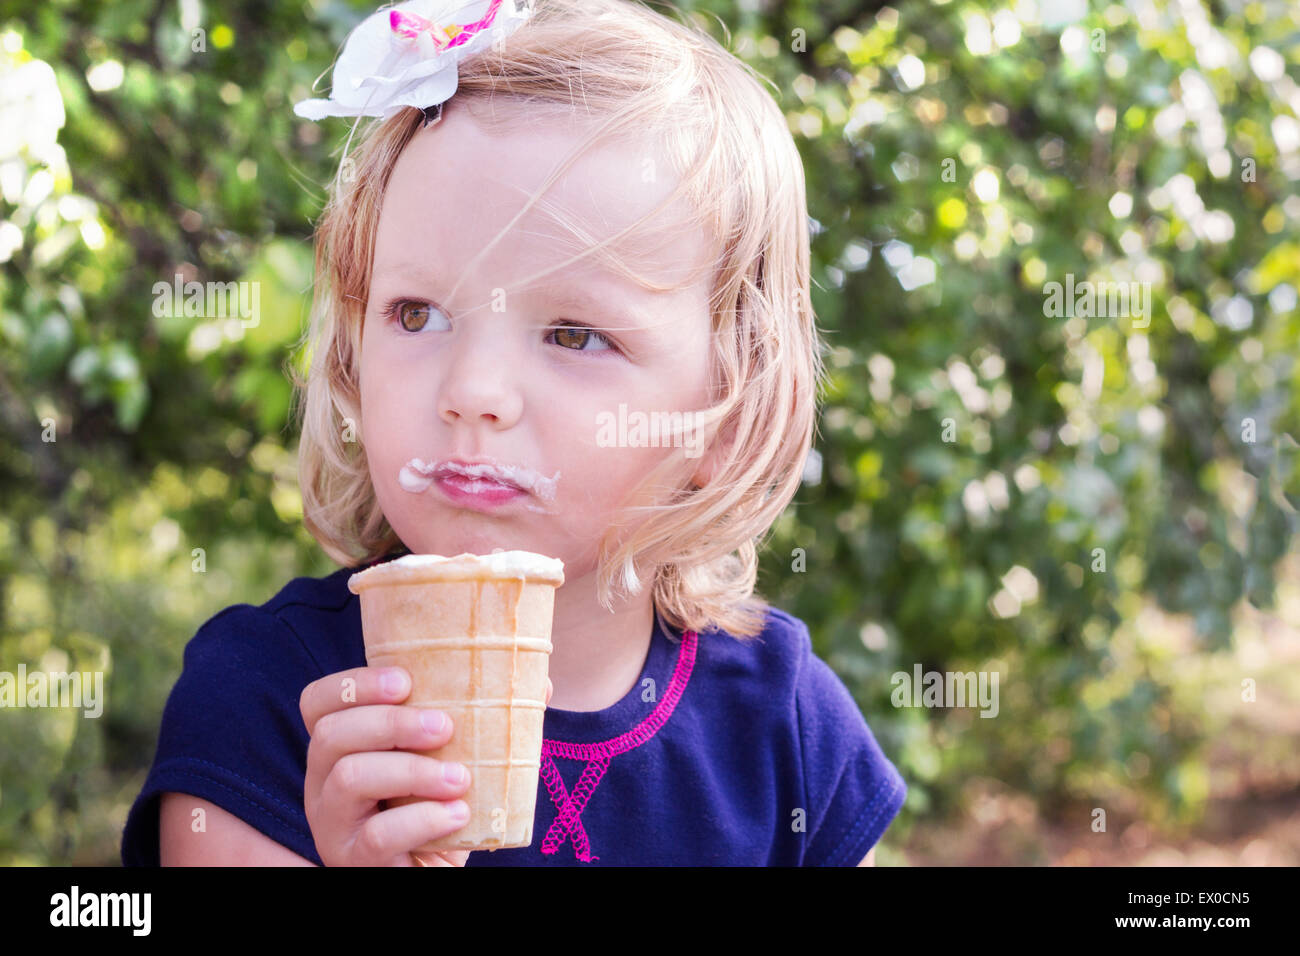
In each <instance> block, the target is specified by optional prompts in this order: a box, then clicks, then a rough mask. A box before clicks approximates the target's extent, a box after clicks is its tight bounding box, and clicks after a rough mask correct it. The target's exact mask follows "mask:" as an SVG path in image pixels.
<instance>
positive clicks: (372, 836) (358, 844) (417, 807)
mask: <svg viewBox="0 0 1300 956" xmlns="http://www.w3.org/2000/svg"><path fill="white" fill-rule="evenodd" d="M457 811H460V814H459V815H457ZM468 822H469V805H468V804H467V803H465V801H464V800H454V801H451V802H449V803H442V802H440V801H438V800H421V801H420V802H419V803H408V804H406V805H405V806H401V807H390V808H389V809H387V810H381V811H380V812H379V813H376V814H375V815H374V816H372V817H371V818H370V819H369V820H367V821H366V822H365V824H364V825H363V826H362V827H361V829H360V830H359V831H357V837H356V840H355V841H354V843H353V850H354V853H355V855H356V857H357V862H358V863H359V864H360V865H363V866H365V865H371V864H372V863H373V862H374V861H384V862H385V863H391V864H393V865H396V866H417V865H418V864H417V863H416V862H415V861H414V860H413V859H411V851H412V850H414V849H416V848H417V847H419V846H422V845H424V844H425V843H428V842H429V841H430V840H436V839H438V838H439V837H443V836H446V835H447V834H448V833H455V832H456V831H457V830H459V829H460V828H461V827H463V826H464V825H465V824H466V823H468ZM424 861H425V863H427V864H429V865H430V866H439V865H443V866H445V865H447V862H446V861H445V860H440V859H439V858H438V857H437V856H436V855H435V854H429V855H426V856H425V857H424Z"/></svg>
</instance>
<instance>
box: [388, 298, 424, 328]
mask: <svg viewBox="0 0 1300 956" xmlns="http://www.w3.org/2000/svg"><path fill="white" fill-rule="evenodd" d="M429 311H430V306H428V305H425V304H423V303H420V302H400V303H398V305H397V309H396V312H397V322H398V324H399V325H401V327H402V328H404V329H406V331H408V332H419V331H420V330H421V329H423V328H424V326H425V324H426V323H427V322H428V321H429Z"/></svg>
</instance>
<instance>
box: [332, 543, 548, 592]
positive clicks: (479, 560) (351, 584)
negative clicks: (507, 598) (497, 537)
mask: <svg viewBox="0 0 1300 956" xmlns="http://www.w3.org/2000/svg"><path fill="white" fill-rule="evenodd" d="M439 565H449V566H451V567H448V569H447V570H448V571H451V570H452V567H454V566H456V565H460V566H462V568H461V569H462V570H464V571H466V572H471V573H473V572H479V571H481V570H487V571H488V572H489V573H490V574H492V575H493V576H495V577H503V578H520V579H523V580H534V581H536V580H550V581H555V580H556V579H558V580H559V581H561V582H562V581H563V580H564V562H563V561H561V560H560V559H559V558H549V557H547V556H546V555H544V554H537V553H535V552H533V551H494V552H493V553H492V554H477V555H476V554H470V553H468V552H466V553H464V554H458V555H454V556H452V557H447V556H445V555H441V554H407V555H403V556H402V557H400V558H397V559H395V560H393V561H386V562H384V563H383V564H379V565H376V566H375V567H373V568H369V569H367V570H365V571H360V572H358V573H356V574H354V575H352V577H351V578H349V580H348V588H349V590H351V591H352V593H353V594H358V593H360V591H359V587H360V586H364V585H365V584H366V582H367V581H369V580H376V579H390V578H392V576H393V575H394V574H396V575H398V576H399V578H400V576H401V574H402V572H403V571H406V570H411V571H414V570H418V569H421V568H429V567H436V566H439ZM453 576H454V577H455V576H459V575H453Z"/></svg>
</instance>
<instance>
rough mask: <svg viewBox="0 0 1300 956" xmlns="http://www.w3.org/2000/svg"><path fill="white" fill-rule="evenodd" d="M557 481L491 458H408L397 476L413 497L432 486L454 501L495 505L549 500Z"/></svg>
mask: <svg viewBox="0 0 1300 956" xmlns="http://www.w3.org/2000/svg"><path fill="white" fill-rule="evenodd" d="M559 479H560V473H559V472H558V471H557V472H556V473H555V474H554V476H552V477H550V478H547V477H546V476H545V475H541V474H538V473H537V472H536V471H534V470H533V469H531V468H527V467H524V466H522V465H508V464H503V463H501V462H498V461H495V460H492V459H479V460H476V461H469V460H466V459H462V458H451V459H447V460H445V461H441V462H425V461H423V460H422V459H419V458H412V459H411V460H410V461H408V462H407V463H406V464H405V465H404V466H403V467H402V470H401V472H400V473H399V474H398V476H397V480H398V484H400V485H401V486H402V487H403V488H404V489H405V490H407V491H409V492H411V493H413V494H419V493H421V492H423V491H425V490H426V489H428V488H429V486H430V485H434V484H436V485H437V487H438V488H439V489H440V490H442V491H443V492H444V493H445V494H447V495H448V497H451V498H453V499H454V500H459V501H465V500H471V499H472V500H474V501H478V502H480V503H486V504H499V503H501V502H504V501H509V500H512V499H514V498H517V497H522V496H527V495H532V496H535V497H537V498H540V499H542V500H543V501H551V500H553V499H554V498H555V488H556V484H557V483H558V481H559Z"/></svg>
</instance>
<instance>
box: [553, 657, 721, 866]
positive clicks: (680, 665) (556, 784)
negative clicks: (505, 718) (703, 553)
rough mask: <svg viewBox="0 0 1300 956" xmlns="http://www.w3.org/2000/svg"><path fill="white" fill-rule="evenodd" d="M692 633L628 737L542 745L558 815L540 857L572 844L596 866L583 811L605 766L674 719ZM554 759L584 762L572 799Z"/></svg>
mask: <svg viewBox="0 0 1300 956" xmlns="http://www.w3.org/2000/svg"><path fill="white" fill-rule="evenodd" d="M696 643H697V640H696V633H695V632H694V631H687V632H686V633H685V634H683V635H682V647H681V651H680V652H679V653H678V655H677V667H676V668H675V669H674V670H673V676H672V680H670V681H669V682H668V690H667V692H666V693H665V694H664V696H663V698H662V699H660V701H659V703H658V704H657V705H656V706H655V709H654V710H653V711H651V713H650V714H649V716H647V717H646V718H645V720H643V721H641V723H639V724H637V725H636V726H635V727H633V728H632V729H631V730H629V731H628V732H627V733H624V734H619V735H618V736H617V737H611V738H610V739H609V740H602V741H599V742H597V743H593V744H574V743H568V742H566V741H563V740H547V739H543V740H542V765H541V768H540V769H541V775H542V780H543V782H544V783H545V784H546V790H547V792H548V793H549V794H550V795H551V802H552V803H553V804H555V809H556V810H557V811H558V813H557V815H556V817H555V820H554V822H552V823H551V827H550V829H549V830H547V831H546V836H545V837H544V838H543V839H542V852H543V853H545V854H548V855H549V854H552V853H555V852H557V851H558V850H559V848H560V845H561V844H562V843H564V841H565V840H567V839H569V838H572V839H573V852H574V855H575V856H576V857H577V858H578V859H579V860H580V861H582V862H583V863H590V862H592V861H593V860H599V859H600V857H598V856H592V854H591V844H590V842H589V840H588V838H587V830H586V828H585V827H584V826H583V825H582V811H583V810H585V809H586V807H587V801H588V800H589V799H591V795H592V792H593V791H594V790H595V789H596V786H597V785H598V784H599V783H600V781H601V779H602V778H603V777H604V776H605V771H606V770H607V769H609V762H610V760H612V759H613V758H614V757H616V756H617V755H619V754H621V753H627V752H628V751H629V750H633V749H635V748H636V747H639V746H641V745H642V744H643V743H645V742H646V741H647V740H649V739H650V738H651V737H653V736H654V735H655V734H656V733H658V731H659V728H660V727H662V726H663V725H664V724H665V723H666V722H667V720H668V718H669V717H671V716H672V713H673V710H674V709H675V708H676V707H677V702H678V701H679V700H681V697H682V694H683V693H684V692H685V690H686V684H687V682H688V681H690V679H691V670H692V669H693V668H694V666H695V648H696ZM555 757H568V758H569V759H572V760H586V761H587V766H586V767H585V768H584V769H583V771H582V776H581V777H579V778H578V782H577V784H576V785H575V786H574V788H573V793H572V795H570V794H569V793H568V791H567V789H566V787H565V786H564V778H563V777H561V776H560V769H559V767H557V766H556V765H555V760H554V758H555Z"/></svg>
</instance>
